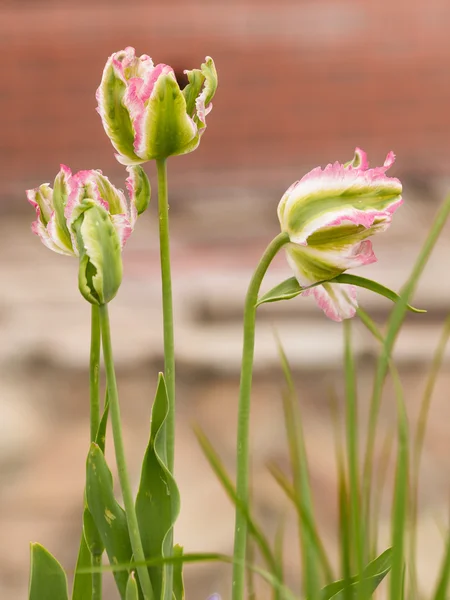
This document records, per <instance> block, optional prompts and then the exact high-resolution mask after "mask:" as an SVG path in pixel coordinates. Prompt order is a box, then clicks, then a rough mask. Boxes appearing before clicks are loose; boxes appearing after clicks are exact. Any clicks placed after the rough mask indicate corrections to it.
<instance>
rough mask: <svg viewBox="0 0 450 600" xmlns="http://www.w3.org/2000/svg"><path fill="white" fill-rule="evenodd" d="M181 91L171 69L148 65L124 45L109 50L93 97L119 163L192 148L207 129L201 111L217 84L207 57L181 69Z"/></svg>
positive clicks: (146, 59) (207, 105)
mask: <svg viewBox="0 0 450 600" xmlns="http://www.w3.org/2000/svg"><path fill="white" fill-rule="evenodd" d="M185 73H186V74H187V76H188V80H189V83H188V85H187V86H186V87H185V88H184V89H183V90H181V89H180V87H179V85H178V83H177V80H176V78H175V73H174V71H173V69H172V67H169V66H168V65H164V64H158V65H156V66H154V65H153V62H152V59H151V58H150V57H149V56H147V55H146V54H143V55H142V56H140V57H138V56H136V54H135V50H134V48H131V47H128V48H125V50H120V51H119V52H115V53H114V54H112V55H111V56H110V57H109V59H108V61H107V63H106V66H105V68H104V71H103V77H102V81H101V83H100V87H99V88H98V90H97V93H96V98H97V102H98V108H97V111H98V112H99V114H100V116H101V118H102V122H103V127H104V129H105V131H106V134H107V136H108V137H109V139H110V140H111V142H112V145H113V146H114V148H115V149H116V150H117V154H116V158H117V160H118V161H119V162H120V163H122V164H124V165H133V164H140V163H144V162H146V161H149V160H153V159H166V158H168V157H169V156H174V155H178V154H186V153H188V152H192V151H193V150H195V149H196V148H197V146H198V145H199V143H200V138H201V136H202V134H203V132H204V130H205V128H206V115H207V114H208V113H209V112H210V111H211V109H212V104H211V100H212V98H213V96H214V93H215V91H216V87H217V73H216V69H215V66H214V62H213V60H212V58H210V57H206V59H205V63H204V64H202V65H201V68H200V69H193V70H192V71H185Z"/></svg>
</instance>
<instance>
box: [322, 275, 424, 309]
mask: <svg viewBox="0 0 450 600" xmlns="http://www.w3.org/2000/svg"><path fill="white" fill-rule="evenodd" d="M328 283H349V284H350V285H356V286H358V287H362V288H365V289H366V290H371V291H372V292H375V293H376V294H379V295H380V296H384V297H385V298H387V299H388V300H392V302H398V301H399V300H400V299H401V298H400V296H399V295H398V294H397V293H396V292H394V291H392V290H390V289H389V288H387V287H385V286H384V285H381V283H377V282H376V281H372V280H371V279H366V277H359V275H350V274H348V273H341V275H338V276H337V277H335V278H334V279H332V280H331V281H329V282H328ZM406 308H407V309H408V310H410V311H411V312H415V313H426V312H427V311H426V310H423V309H421V308H414V306H411V305H410V304H407V305H406Z"/></svg>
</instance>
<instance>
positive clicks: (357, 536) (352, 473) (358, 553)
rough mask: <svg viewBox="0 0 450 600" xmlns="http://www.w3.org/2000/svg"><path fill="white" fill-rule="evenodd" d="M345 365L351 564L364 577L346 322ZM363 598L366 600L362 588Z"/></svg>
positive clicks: (354, 410) (353, 391) (351, 364)
mask: <svg viewBox="0 0 450 600" xmlns="http://www.w3.org/2000/svg"><path fill="white" fill-rule="evenodd" d="M344 363H345V400H346V407H345V408H346V409H345V413H346V441H347V471H348V477H349V482H348V483H349V496H350V521H351V524H350V529H351V536H350V537H351V542H352V543H351V546H352V549H353V552H352V564H353V565H354V566H356V569H357V573H360V574H361V575H362V572H363V567H364V531H363V527H364V523H363V521H362V519H361V490H360V479H359V463H358V461H359V439H358V410H357V397H356V374H355V364H354V358H353V351H352V339H351V322H350V321H346V322H345V323H344ZM360 591H361V594H360V599H361V600H364V597H363V593H362V587H361V588H360Z"/></svg>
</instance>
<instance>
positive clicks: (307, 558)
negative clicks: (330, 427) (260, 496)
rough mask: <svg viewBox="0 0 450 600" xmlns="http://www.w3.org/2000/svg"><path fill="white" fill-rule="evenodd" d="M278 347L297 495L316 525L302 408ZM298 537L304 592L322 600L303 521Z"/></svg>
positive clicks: (314, 557) (316, 564)
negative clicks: (285, 388)
mask: <svg viewBox="0 0 450 600" xmlns="http://www.w3.org/2000/svg"><path fill="white" fill-rule="evenodd" d="M277 344H278V354H279V356H280V361H281V367H282V369H283V374H284V378H285V380H286V384H287V393H286V394H284V396H283V409H284V419H285V427H286V433H287V439H288V446H289V456H290V461H291V467H292V476H293V482H294V490H295V495H296V498H297V501H298V503H299V505H300V506H301V507H302V509H303V510H302V512H305V513H306V514H307V515H308V517H309V520H310V521H311V522H312V523H314V522H315V516H314V511H313V501H312V493H311V483H310V478H309V468H308V459H307V454H306V448H305V440H304V434H303V424H302V418H301V413H300V408H299V405H298V400H297V396H296V392H295V386H294V381H293V378H292V372H291V368H290V365H289V362H288V359H287V357H286V354H285V352H284V350H283V348H282V346H281V343H280V340H279V339H278V338H277ZM298 535H299V542H300V553H301V554H300V555H301V557H302V581H303V592H304V595H305V596H306V597H307V598H308V600H315V599H316V598H318V597H319V591H320V581H319V559H318V556H317V553H316V551H315V547H314V543H313V540H312V538H311V536H310V535H309V533H308V530H307V529H306V528H305V527H303V522H302V519H299V520H298Z"/></svg>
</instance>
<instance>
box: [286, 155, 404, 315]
mask: <svg viewBox="0 0 450 600" xmlns="http://www.w3.org/2000/svg"><path fill="white" fill-rule="evenodd" d="M394 159H395V156H394V154H393V153H392V152H390V153H389V154H388V155H387V157H386V160H385V162H384V165H383V166H382V167H375V168H373V169H369V163H368V161H367V156H366V153H365V152H363V151H362V150H360V149H359V148H356V151H355V158H354V159H353V161H351V162H350V163H347V164H345V165H344V164H340V163H338V162H335V163H334V164H329V165H328V166H327V167H325V169H321V168H320V167H317V168H316V169H313V170H312V171H310V172H309V173H308V174H307V175H305V176H304V177H303V178H302V179H301V180H300V181H297V182H296V183H294V184H293V185H292V186H291V187H290V188H289V189H288V190H287V191H286V193H285V194H284V196H283V197H282V199H281V201H280V203H279V205H278V218H279V220H280V224H281V229H282V231H284V232H286V233H287V234H288V235H289V243H288V244H287V246H286V251H287V259H288V263H289V265H290V266H291V268H292V269H293V271H294V274H295V277H296V278H297V280H298V282H299V284H300V286H301V287H302V288H309V287H310V286H312V285H314V284H316V283H317V282H326V281H329V280H331V279H333V278H334V277H336V276H337V275H339V274H341V273H343V272H344V271H346V270H347V269H352V268H355V267H359V266H361V265H368V264H370V263H373V262H376V260H377V258H376V256H375V254H374V252H373V249H372V242H371V241H370V240H369V239H368V238H369V237H371V236H372V235H374V234H376V233H380V232H382V231H385V230H386V229H387V228H388V227H389V225H390V223H391V220H392V215H393V214H394V212H395V211H396V210H397V208H398V207H399V206H400V205H401V204H402V197H401V194H402V185H401V183H400V181H399V180H398V179H396V178H394V177H388V176H387V175H386V171H387V170H388V169H389V167H390V166H391V165H392V164H393V162H394ZM303 294H304V295H309V294H313V295H314V297H315V299H316V301H317V303H318V305H319V306H320V307H321V308H322V309H323V311H324V312H325V314H326V315H327V316H328V317H330V318H331V319H333V320H335V321H342V319H347V318H350V317H352V316H353V315H354V314H355V311H356V307H357V300H356V289H355V288H354V286H350V285H338V284H331V283H328V284H327V283H323V284H322V285H318V286H315V287H313V288H311V289H310V290H308V289H307V290H305V291H304V292H303Z"/></svg>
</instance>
